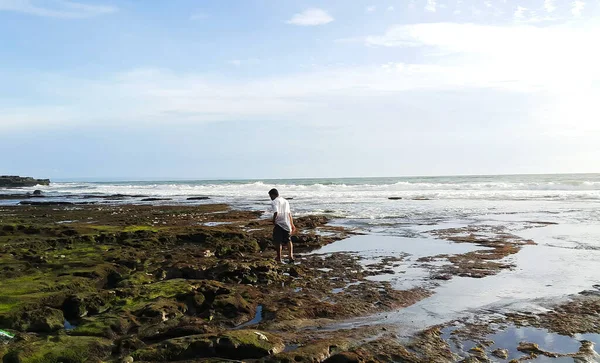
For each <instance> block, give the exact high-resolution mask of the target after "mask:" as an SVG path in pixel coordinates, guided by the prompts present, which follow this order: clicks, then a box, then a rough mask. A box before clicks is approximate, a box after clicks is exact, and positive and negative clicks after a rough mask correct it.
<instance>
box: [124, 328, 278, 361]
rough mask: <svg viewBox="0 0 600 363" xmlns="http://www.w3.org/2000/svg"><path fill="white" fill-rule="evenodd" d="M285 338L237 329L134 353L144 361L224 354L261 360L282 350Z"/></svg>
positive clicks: (167, 342)
mask: <svg viewBox="0 0 600 363" xmlns="http://www.w3.org/2000/svg"><path fill="white" fill-rule="evenodd" d="M284 349H285V345H284V344H283V341H282V340H281V339H280V338H279V337H277V336H275V335H273V334H270V333H266V332H260V331H256V330H234V331H228V332H224V333H222V334H202V335H191V336H186V337H181V338H175V339H169V340H166V341H163V342H161V343H159V344H156V345H153V346H150V347H148V348H145V349H140V350H137V351H136V352H134V353H133V358H134V359H136V360H144V361H163V362H164V361H173V360H185V359H189V360H192V359H198V358H206V357H221V358H229V359H259V358H263V357H266V356H268V355H273V354H277V353H280V352H282V351H283V350H284Z"/></svg>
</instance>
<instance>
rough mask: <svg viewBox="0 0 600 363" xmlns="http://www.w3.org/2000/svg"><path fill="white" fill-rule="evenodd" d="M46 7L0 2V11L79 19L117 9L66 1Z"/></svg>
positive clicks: (54, 0)
mask: <svg viewBox="0 0 600 363" xmlns="http://www.w3.org/2000/svg"><path fill="white" fill-rule="evenodd" d="M45 5H46V6H37V5H35V4H34V3H33V1H31V0H0V11H14V12H20V13H25V14H30V15H36V16H44V17H52V18H65V19H81V18H89V17H93V16H98V15H104V14H110V13H114V12H116V11H117V10H118V9H117V8H116V7H113V6H107V5H88V4H84V3H80V2H75V1H67V0H47V1H46V2H45Z"/></svg>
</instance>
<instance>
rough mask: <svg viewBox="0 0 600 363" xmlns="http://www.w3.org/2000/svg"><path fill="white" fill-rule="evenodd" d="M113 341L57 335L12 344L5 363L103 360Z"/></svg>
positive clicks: (92, 361) (75, 362)
mask: <svg viewBox="0 0 600 363" xmlns="http://www.w3.org/2000/svg"><path fill="white" fill-rule="evenodd" d="M110 349H111V342H110V341H108V340H105V339H101V338H95V337H69V336H56V337H52V338H50V339H47V340H46V339H44V340H39V341H35V342H23V343H19V344H15V345H13V346H11V347H10V348H9V350H8V353H6V355H5V356H4V358H3V361H2V362H3V363H38V362H39V363H42V362H65V363H66V362H70V363H79V362H89V363H95V362H101V361H103V360H104V359H105V358H107V357H108V356H109V355H110Z"/></svg>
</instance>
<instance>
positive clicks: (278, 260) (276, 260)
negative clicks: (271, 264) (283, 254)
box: [275, 258, 283, 263]
mask: <svg viewBox="0 0 600 363" xmlns="http://www.w3.org/2000/svg"><path fill="white" fill-rule="evenodd" d="M275 262H277V263H283V261H282V260H281V258H276V259H275Z"/></svg>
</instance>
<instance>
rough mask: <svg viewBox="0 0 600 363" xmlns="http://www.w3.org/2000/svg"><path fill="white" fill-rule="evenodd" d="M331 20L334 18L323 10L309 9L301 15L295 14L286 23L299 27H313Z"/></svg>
mask: <svg viewBox="0 0 600 363" xmlns="http://www.w3.org/2000/svg"><path fill="white" fill-rule="evenodd" d="M333 20H334V18H333V17H332V16H331V15H329V14H328V13H327V12H326V11H325V10H323V9H318V8H310V9H306V10H304V11H303V12H301V13H298V14H295V15H294V16H292V18H291V19H290V20H288V21H287V23H288V24H294V25H301V26H314V25H323V24H328V23H331V22H332V21H333Z"/></svg>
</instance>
